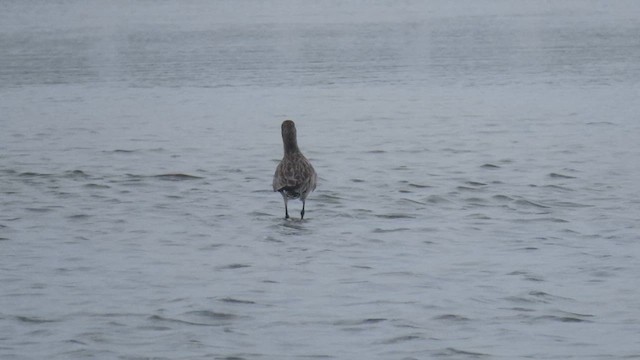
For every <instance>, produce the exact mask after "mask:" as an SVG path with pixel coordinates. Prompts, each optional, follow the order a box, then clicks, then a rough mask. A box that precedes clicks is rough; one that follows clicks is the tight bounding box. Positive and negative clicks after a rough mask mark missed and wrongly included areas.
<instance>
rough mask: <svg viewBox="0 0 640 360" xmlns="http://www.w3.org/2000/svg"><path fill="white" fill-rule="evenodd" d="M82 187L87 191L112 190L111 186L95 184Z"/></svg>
mask: <svg viewBox="0 0 640 360" xmlns="http://www.w3.org/2000/svg"><path fill="white" fill-rule="evenodd" d="M82 187H85V188H87V189H110V188H111V186H109V185H103V184H94V183H89V184H84V185H82Z"/></svg>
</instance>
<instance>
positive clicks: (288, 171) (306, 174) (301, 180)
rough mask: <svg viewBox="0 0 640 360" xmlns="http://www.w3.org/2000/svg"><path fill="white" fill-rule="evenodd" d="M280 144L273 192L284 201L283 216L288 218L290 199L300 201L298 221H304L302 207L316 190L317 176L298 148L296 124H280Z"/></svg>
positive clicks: (291, 122)
mask: <svg viewBox="0 0 640 360" xmlns="http://www.w3.org/2000/svg"><path fill="white" fill-rule="evenodd" d="M282 143H283V145H284V157H283V158H282V160H281V161H280V163H279V164H278V166H277V167H276V172H275V174H273V191H274V192H275V191H277V192H279V193H280V194H281V195H282V198H283V199H284V216H285V219H288V218H289V210H288V208H287V202H288V201H289V200H292V199H300V200H301V201H302V211H301V212H300V220H302V219H304V205H305V202H306V200H307V196H308V195H309V194H310V193H311V192H312V191H313V190H315V189H316V183H317V181H318V175H317V174H316V171H315V170H314V169H313V166H312V165H311V163H310V162H309V160H307V158H306V157H305V156H304V155H303V154H302V152H301V151H300V148H298V139H297V135H296V124H295V123H294V122H293V121H292V120H285V121H283V122H282Z"/></svg>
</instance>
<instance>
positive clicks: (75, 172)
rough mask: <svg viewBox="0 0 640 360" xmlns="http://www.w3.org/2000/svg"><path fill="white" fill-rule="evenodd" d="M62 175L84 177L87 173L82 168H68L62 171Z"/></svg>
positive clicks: (71, 177)
mask: <svg viewBox="0 0 640 360" xmlns="http://www.w3.org/2000/svg"><path fill="white" fill-rule="evenodd" d="M64 177H66V178H70V179H86V178H88V177H89V175H88V174H87V173H85V172H84V171H82V170H69V171H65V172H64Z"/></svg>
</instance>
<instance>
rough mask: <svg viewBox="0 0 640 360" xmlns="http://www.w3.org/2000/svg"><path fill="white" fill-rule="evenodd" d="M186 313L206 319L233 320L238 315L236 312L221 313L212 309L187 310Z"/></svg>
mask: <svg viewBox="0 0 640 360" xmlns="http://www.w3.org/2000/svg"><path fill="white" fill-rule="evenodd" d="M185 315H187V316H195V317H200V318H204V319H213V320H231V319H235V318H237V317H238V316H237V315H234V314H228V313H219V312H215V311H210V310H194V311H189V312H186V313H185Z"/></svg>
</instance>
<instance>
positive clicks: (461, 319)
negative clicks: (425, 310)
mask: <svg viewBox="0 0 640 360" xmlns="http://www.w3.org/2000/svg"><path fill="white" fill-rule="evenodd" d="M433 319H434V320H444V321H451V322H465V321H469V320H471V319H469V318H468V317H465V316H462V315H456V314H444V315H439V316H436V317H434V318H433Z"/></svg>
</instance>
